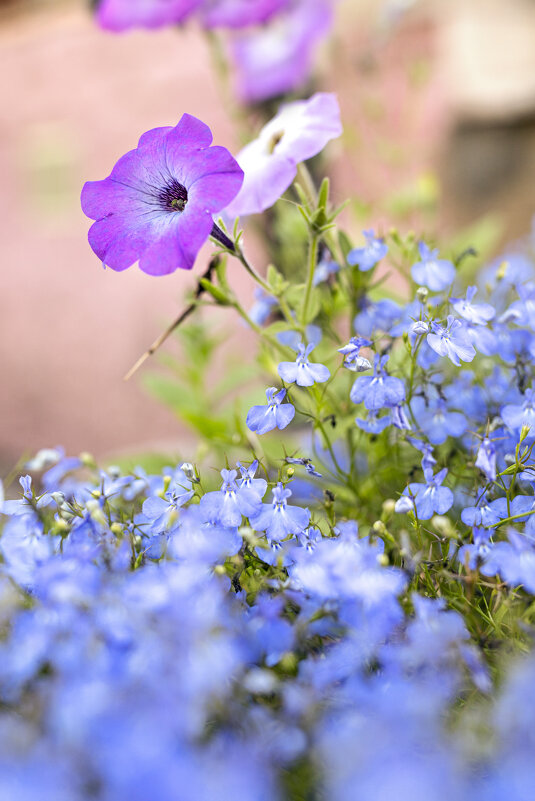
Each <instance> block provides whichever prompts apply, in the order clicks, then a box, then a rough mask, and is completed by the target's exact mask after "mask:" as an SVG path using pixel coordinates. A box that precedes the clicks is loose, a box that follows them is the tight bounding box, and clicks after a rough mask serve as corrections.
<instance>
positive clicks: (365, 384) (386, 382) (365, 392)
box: [350, 355, 405, 412]
mask: <svg viewBox="0 0 535 801" xmlns="http://www.w3.org/2000/svg"><path fill="white" fill-rule="evenodd" d="M387 361H388V355H386V356H379V355H376V357H375V363H374V374H373V376H369V375H366V376H360V377H359V378H357V379H356V381H355V383H354V384H353V387H352V388H351V392H350V398H351V400H352V401H353V403H362V402H364V406H365V407H366V409H368V411H371V412H376V411H378V410H379V409H382V408H384V407H385V406H386V407H387V408H392V407H393V406H397V405H398V404H400V403H403V401H404V400H405V386H404V384H403V381H402V380H401V379H400V378H395V377H394V376H391V375H388V374H387V372H386V370H385V364H386V363H387Z"/></svg>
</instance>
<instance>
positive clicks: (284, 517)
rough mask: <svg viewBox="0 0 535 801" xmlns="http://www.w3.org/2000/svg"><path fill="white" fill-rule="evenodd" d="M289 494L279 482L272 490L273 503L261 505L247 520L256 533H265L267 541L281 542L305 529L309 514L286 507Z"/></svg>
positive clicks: (296, 508)
mask: <svg viewBox="0 0 535 801" xmlns="http://www.w3.org/2000/svg"><path fill="white" fill-rule="evenodd" d="M291 494H292V493H291V490H289V489H285V488H284V487H283V486H282V484H281V483H280V482H279V483H278V484H277V486H276V487H274V488H273V502H272V503H264V504H262V507H261V509H260V511H259V512H258V513H257V514H256V515H253V516H252V517H250V518H249V521H250V523H251V526H252V527H253V528H254V529H255V530H256V531H265V532H266V537H267V538H268V540H283V539H285V537H288V536H289V535H290V534H293V535H295V534H299V533H300V532H302V531H304V530H305V529H306V528H307V526H308V524H309V521H310V512H309V511H308V509H301V507H299V506H288V504H287V503H286V501H287V499H288V498H289V497H290V496H291Z"/></svg>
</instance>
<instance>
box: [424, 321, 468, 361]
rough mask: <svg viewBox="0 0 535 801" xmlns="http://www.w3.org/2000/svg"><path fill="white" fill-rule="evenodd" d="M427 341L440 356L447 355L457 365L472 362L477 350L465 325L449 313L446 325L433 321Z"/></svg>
mask: <svg viewBox="0 0 535 801" xmlns="http://www.w3.org/2000/svg"><path fill="white" fill-rule="evenodd" d="M427 343H428V345H429V346H430V347H431V348H433V350H434V351H435V353H438V355H439V356H447V357H448V358H449V359H451V361H452V362H453V364H455V365H456V366H457V367H459V366H460V364H461V362H471V361H472V359H473V358H474V356H475V355H476V351H475V348H474V346H473V345H472V343H471V341H470V336H469V333H468V330H467V328H466V326H465V325H463V323H462V322H461V321H460V320H456V319H455V317H454V316H453V315H452V314H448V322H447V325H446V326H442V325H440V324H439V323H436V322H432V323H431V333H429V334H428V335H427Z"/></svg>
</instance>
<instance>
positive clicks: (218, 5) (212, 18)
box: [201, 0, 291, 28]
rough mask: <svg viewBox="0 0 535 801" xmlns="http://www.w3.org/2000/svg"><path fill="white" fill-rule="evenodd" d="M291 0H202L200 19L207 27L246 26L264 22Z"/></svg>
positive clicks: (286, 6) (285, 6) (286, 5)
mask: <svg viewBox="0 0 535 801" xmlns="http://www.w3.org/2000/svg"><path fill="white" fill-rule="evenodd" d="M290 3H291V0H204V1H203V3H202V7H201V20H202V23H203V25H205V27H207V28H246V27H247V26H248V25H256V24H258V23H260V22H266V20H268V19H270V17H272V16H273V15H274V14H276V13H277V12H279V11H282V10H284V9H285V8H288V6H289V5H290Z"/></svg>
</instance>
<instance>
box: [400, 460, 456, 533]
mask: <svg viewBox="0 0 535 801" xmlns="http://www.w3.org/2000/svg"><path fill="white" fill-rule="evenodd" d="M447 474H448V470H447V468H446V467H444V468H443V469H442V470H440V471H439V472H438V473H437V474H436V475H433V469H432V468H431V467H424V478H425V484H419V483H416V482H413V483H411V484H409V486H408V487H406V488H405V489H404V491H403V495H402V496H401V497H400V498H399V499H398V500H397V501H396V506H395V509H396V512H409V511H411V510H413V511H414V509H416V514H417V515H418V518H419V519H420V520H429V519H430V518H431V517H433V515H434V514H437V515H444V514H446V512H447V511H448V509H451V507H452V505H453V492H452V491H451V490H450V489H448V487H442V486H441V485H442V482H443V481H444V479H445V478H446V476H447Z"/></svg>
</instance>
